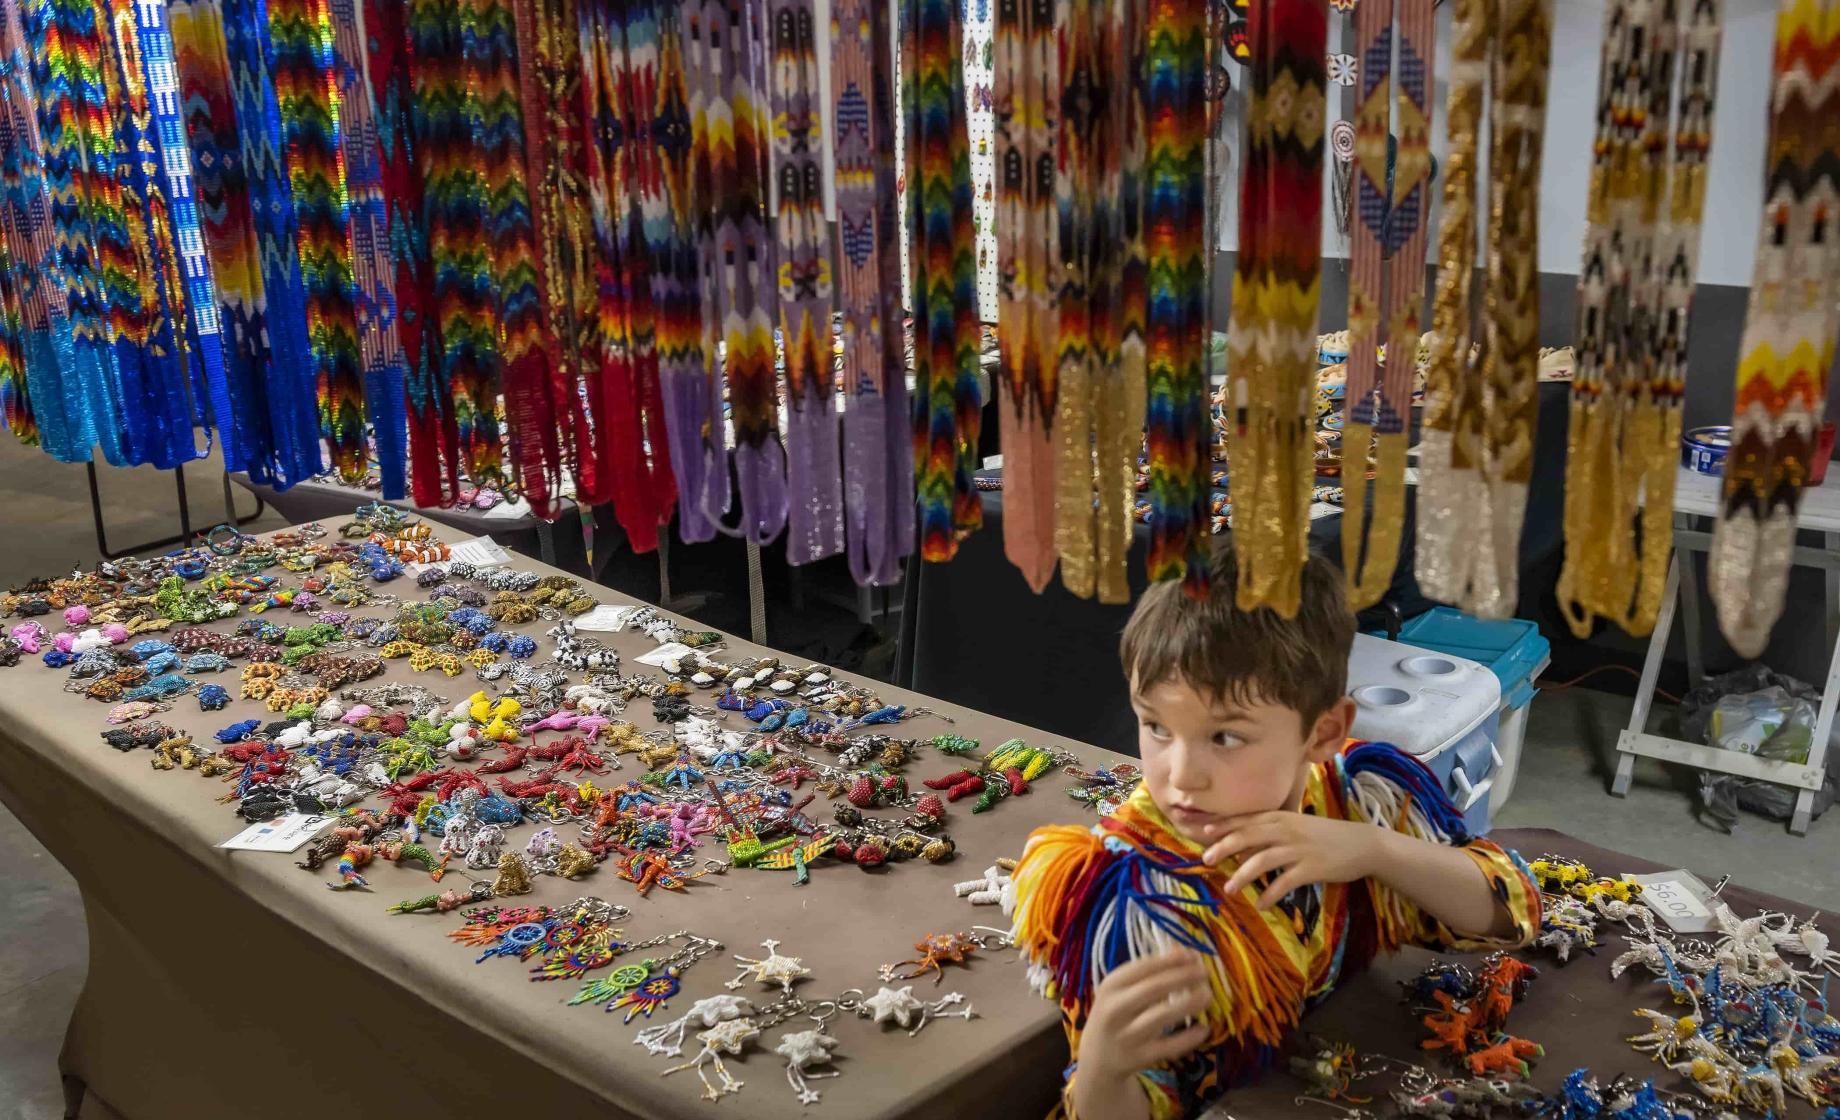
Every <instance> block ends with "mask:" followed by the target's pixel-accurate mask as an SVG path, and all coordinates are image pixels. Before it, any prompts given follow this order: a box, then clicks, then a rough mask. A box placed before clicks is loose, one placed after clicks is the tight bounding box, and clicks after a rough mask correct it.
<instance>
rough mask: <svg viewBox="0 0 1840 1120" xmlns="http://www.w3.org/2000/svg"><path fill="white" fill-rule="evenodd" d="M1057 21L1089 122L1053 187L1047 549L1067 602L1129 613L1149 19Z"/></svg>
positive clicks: (1068, 141)
mask: <svg viewBox="0 0 1840 1120" xmlns="http://www.w3.org/2000/svg"><path fill="white" fill-rule="evenodd" d="M1064 19H1065V21H1066V22H1065V26H1064V28H1063V34H1064V42H1065V55H1064V63H1063V67H1064V71H1063V73H1064V77H1065V79H1066V83H1067V85H1068V86H1069V87H1070V88H1072V89H1076V90H1081V91H1083V92H1084V94H1085V96H1084V97H1081V98H1069V99H1068V101H1067V104H1068V105H1069V106H1073V107H1075V108H1080V107H1083V108H1084V109H1085V114H1084V115H1081V114H1080V113H1078V112H1067V113H1065V114H1064V115H1063V116H1062V117H1061V120H1060V160H1059V168H1058V173H1057V178H1056V182H1055V195H1056V198H1055V202H1056V208H1057V218H1058V222H1059V225H1058V242H1059V249H1060V261H1059V262H1057V263H1058V264H1059V266H1060V267H1062V269H1063V275H1064V279H1065V287H1064V288H1063V290H1062V292H1061V298H1060V308H1059V328H1060V337H1059V339H1058V341H1057V350H1056V353H1055V363H1056V383H1057V384H1056V391H1055V398H1056V403H1055V407H1056V415H1055V424H1056V444H1057V448H1056V454H1057V462H1056V465H1055V468H1054V473H1055V494H1056V498H1055V502H1056V505H1057V506H1058V507H1059V508H1058V510H1057V512H1056V520H1055V546H1056V551H1057V552H1058V553H1059V555H1060V566H1061V583H1062V584H1063V585H1064V586H1065V587H1066V588H1067V590H1069V591H1071V592H1073V593H1074V594H1075V595H1078V596H1080V597H1081V598H1086V597H1089V596H1091V595H1092V594H1093V593H1094V591H1095V590H1096V591H1097V592H1098V596H1099V600H1100V602H1104V603H1123V602H1127V601H1128V600H1129V598H1130V593H1131V592H1130V585H1129V583H1128V581H1127V580H1126V577H1125V560H1126V557H1127V556H1128V555H1129V553H1130V550H1131V529H1132V526H1133V522H1132V508H1133V505H1134V503H1135V500H1136V497H1137V493H1136V471H1135V467H1136V458H1137V456H1136V450H1137V447H1138V444H1139V441H1140V439H1141V436H1140V433H1141V432H1142V430H1143V425H1144V312H1145V303H1144V301H1145V282H1146V278H1147V277H1146V271H1145V250H1144V235H1143V225H1142V189H1143V174H1144V116H1143V94H1142V86H1141V83H1140V81H1139V78H1140V75H1139V73H1138V72H1137V71H1136V70H1135V69H1134V68H1135V67H1136V66H1137V63H1138V59H1137V52H1136V50H1135V49H1134V47H1133V44H1135V43H1136V42H1137V41H1138V37H1139V36H1140V35H1142V34H1143V29H1144V21H1145V19H1146V10H1145V5H1144V3H1143V2H1142V0H1127V2H1125V3H1121V4H1114V3H1111V2H1109V0H1079V2H1076V3H1074V4H1072V5H1071V6H1069V7H1068V8H1067V9H1065V10H1064ZM1004 461H1005V463H1007V462H1008V459H1007V457H1006V458H1005V460H1004Z"/></svg>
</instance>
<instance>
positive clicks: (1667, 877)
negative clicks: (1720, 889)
mask: <svg viewBox="0 0 1840 1120" xmlns="http://www.w3.org/2000/svg"><path fill="white" fill-rule="evenodd" d="M1623 877H1624V878H1625V879H1628V880H1629V881H1630V882H1634V883H1640V884H1642V894H1641V896H1640V897H1641V899H1642V901H1643V902H1644V903H1646V904H1647V905H1648V908H1649V909H1650V910H1653V911H1654V912H1655V913H1656V914H1657V915H1659V916H1660V918H1661V920H1662V921H1664V922H1666V923H1667V924H1668V926H1669V927H1670V928H1672V929H1673V930H1674V931H1675V932H1676V933H1711V932H1712V931H1713V930H1715V929H1717V928H1718V921H1717V920H1716V919H1715V918H1713V916H1712V907H1711V906H1710V905H1709V900H1710V899H1711V897H1712V892H1711V891H1710V890H1708V889H1707V887H1706V884H1704V883H1702V882H1700V880H1699V876H1697V875H1695V874H1693V873H1692V872H1691V871H1657V872H1655V873H1654V874H1652V875H1625V876H1623Z"/></svg>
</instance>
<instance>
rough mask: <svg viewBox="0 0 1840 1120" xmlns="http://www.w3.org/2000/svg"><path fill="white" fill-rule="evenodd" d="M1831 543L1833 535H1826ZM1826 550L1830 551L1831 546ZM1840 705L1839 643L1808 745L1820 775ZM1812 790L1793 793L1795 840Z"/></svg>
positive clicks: (1810, 811) (1804, 824)
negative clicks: (1838, 705)
mask: <svg viewBox="0 0 1840 1120" xmlns="http://www.w3.org/2000/svg"><path fill="white" fill-rule="evenodd" d="M1827 536H1828V537H1829V539H1830V542H1831V539H1832V538H1833V536H1834V534H1832V533H1829V534H1827ZM1829 547H1832V545H1831V543H1830V545H1829ZM1827 579H1828V585H1829V587H1830V588H1831V587H1832V586H1833V583H1834V580H1835V572H1834V570H1833V569H1829V570H1828V573H1827ZM1828 613H1829V617H1830V619H1831V617H1832V613H1833V592H1832V591H1831V590H1830V591H1829V598H1828ZM1836 704H1840V640H1836V641H1835V643H1834V653H1833V657H1832V659H1831V660H1830V661H1829V662H1828V665H1827V683H1826V684H1825V685H1824V686H1822V688H1821V710H1820V713H1819V714H1818V715H1816V716H1815V720H1814V740H1813V741H1812V742H1811V743H1809V745H1808V765H1809V766H1811V767H1813V768H1814V771H1815V773H1817V774H1819V773H1822V772H1823V770H1824V767H1825V766H1826V763H1827V737H1828V736H1829V735H1830V734H1832V732H1833V729H1834V707H1835V705H1836ZM1814 793H1815V791H1814V790H1811V789H1808V788H1807V787H1805V786H1804V787H1803V788H1801V789H1798V790H1797V791H1796V793H1795V813H1794V815H1793V816H1791V817H1790V818H1789V831H1790V832H1793V833H1795V834H1796V835H1797V836H1800V835H1803V834H1804V833H1806V832H1807V831H1808V823H1809V821H1810V820H1812V819H1813V817H1814Z"/></svg>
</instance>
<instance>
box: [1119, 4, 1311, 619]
mask: <svg viewBox="0 0 1840 1120" xmlns="http://www.w3.org/2000/svg"><path fill="white" fill-rule="evenodd" d="M1206 30H1207V5H1206V4H1205V3H1201V2H1199V0H1150V12H1149V47H1148V53H1147V54H1146V55H1145V60H1144V66H1145V70H1146V73H1145V77H1144V90H1145V92H1144V118H1145V120H1146V122H1147V123H1148V135H1147V150H1146V156H1145V160H1144V190H1145V194H1144V228H1145V231H1146V240H1147V245H1146V260H1147V266H1148V281H1147V284H1148V288H1147V296H1146V300H1147V304H1146V308H1145V331H1146V362H1147V373H1146V387H1147V392H1148V396H1149V400H1148V406H1147V411H1146V417H1147V421H1146V430H1145V434H1144V438H1145V442H1146V444H1147V446H1148V449H1149V473H1150V554H1149V557H1148V561H1147V562H1148V565H1149V571H1150V578H1151V579H1177V578H1180V579H1181V580H1182V582H1183V587H1184V589H1185V590H1186V591H1187V592H1188V594H1189V595H1190V596H1192V597H1195V598H1200V597H1201V596H1203V595H1205V594H1206V593H1207V569H1208V563H1207V561H1208V552H1209V549H1210V547H1211V544H1212V541H1211V538H1210V535H1209V528H1208V498H1209V490H1208V485H1209V482H1208V480H1209V477H1210V475H1211V471H1212V467H1213V452H1212V450H1211V448H1212V446H1213V436H1212V432H1211V430H1210V429H1211V427H1212V417H1211V415H1210V413H1209V411H1208V406H1207V370H1206V367H1205V365H1204V362H1205V359H1206V357H1207V355H1206V344H1207V300H1208V292H1207V268H1206V265H1205V263H1204V260H1203V258H1204V257H1205V256H1206V255H1207V246H1206V245H1205V244H1204V242H1205V240H1206V237H1205V235H1204V233H1203V231H1204V230H1205V229H1206V225H1207V221H1206V217H1207V207H1206V202H1205V198H1204V195H1205V191H1206V153H1205V148H1206V146H1207V117H1208V107H1207V100H1206V90H1205V85H1206V79H1207V62H1208V56H1207V49H1206V38H1207V35H1206ZM1317 53H1318V54H1320V53H1321V52H1320V51H1318V52H1317ZM1248 171H1249V172H1250V163H1249V164H1248ZM1246 256H1247V254H1246V251H1245V243H1244V242H1243V241H1242V243H1241V249H1240V261H1241V267H1242V268H1243V267H1244V262H1245V260H1246ZM1235 333H1236V335H1237V332H1235Z"/></svg>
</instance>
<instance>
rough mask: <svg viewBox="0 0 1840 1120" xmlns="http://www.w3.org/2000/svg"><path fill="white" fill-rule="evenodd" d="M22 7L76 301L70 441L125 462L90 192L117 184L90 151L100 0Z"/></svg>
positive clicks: (83, 454) (69, 294) (58, 234)
mask: <svg viewBox="0 0 1840 1120" xmlns="http://www.w3.org/2000/svg"><path fill="white" fill-rule="evenodd" d="M23 16H24V26H25V32H26V35H27V37H28V40H29V41H30V43H31V48H32V78H33V82H34V84H35V85H36V86H37V87H38V95H39V103H38V104H39V125H40V137H41V141H42V143H43V150H44V161H45V182H46V188H47V190H48V192H49V195H50V204H51V205H50V210H51V229H52V245H53V247H54V249H55V250H56V254H57V264H58V266H59V271H60V272H61V273H62V280H63V283H64V288H65V298H66V304H67V306H68V308H69V311H70V327H71V333H72V365H71V367H70V370H71V374H72V377H71V379H70V380H71V382H72V384H71V385H70V389H69V391H67V392H66V394H65V400H66V410H67V415H68V416H69V418H70V422H71V440H70V443H71V446H72V448H73V449H79V448H80V449H81V450H80V451H79V452H78V456H77V457H78V459H79V460H87V459H88V458H89V449H90V448H91V447H92V446H95V445H97V444H100V445H101V447H102V453H103V456H104V457H105V458H107V459H108V461H109V462H111V463H117V462H124V461H125V454H124V447H123V435H122V427H121V425H120V423H118V421H117V417H118V416H119V415H120V411H121V406H120V401H119V396H118V392H119V391H118V384H119V382H118V380H117V377H116V372H115V353H114V350H113V349H112V348H111V347H110V346H109V345H108V325H107V322H106V318H107V314H108V305H107V304H106V303H105V302H104V300H103V293H102V282H101V273H100V269H99V267H98V264H97V259H96V250H95V246H94V243H93V240H92V224H91V217H90V213H91V205H92V203H91V201H90V200H91V197H92V195H94V194H96V193H99V192H102V191H105V190H108V189H109V188H111V187H112V186H113V179H112V177H111V176H108V175H104V174H102V173H101V171H100V170H99V169H98V168H97V167H96V165H95V164H94V163H93V162H92V161H91V159H90V157H89V154H88V153H89V150H90V148H91V147H92V146H93V144H95V143H96V142H97V140H99V139H100V138H99V137H97V136H95V135H94V134H93V130H92V128H91V127H89V126H90V125H91V124H93V121H92V120H91V111H92V110H91V108H90V106H92V105H95V106H96V107H97V108H96V112H97V113H98V114H99V113H100V107H101V90H100V88H99V85H98V79H97V65H98V59H99V56H100V54H101V43H100V40H99V38H98V35H97V28H96V10H95V7H94V5H93V4H91V3H87V2H81V3H80V2H78V0H27V2H26V7H25V10H24V12H23Z"/></svg>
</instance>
